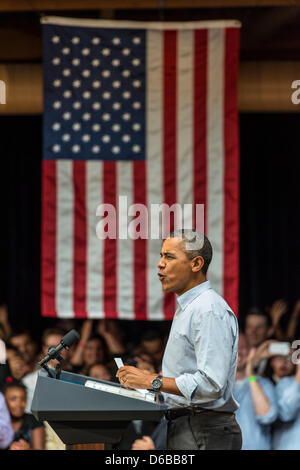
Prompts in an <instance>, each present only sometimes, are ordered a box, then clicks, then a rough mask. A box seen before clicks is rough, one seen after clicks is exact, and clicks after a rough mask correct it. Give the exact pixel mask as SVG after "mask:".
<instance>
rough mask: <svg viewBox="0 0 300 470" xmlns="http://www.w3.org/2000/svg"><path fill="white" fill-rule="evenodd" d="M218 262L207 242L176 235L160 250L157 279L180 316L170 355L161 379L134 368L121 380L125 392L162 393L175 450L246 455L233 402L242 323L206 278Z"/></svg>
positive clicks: (193, 234) (188, 233) (121, 373)
mask: <svg viewBox="0 0 300 470" xmlns="http://www.w3.org/2000/svg"><path fill="white" fill-rule="evenodd" d="M211 259H212V247H211V244H210V242H209V240H208V239H207V237H206V236H205V235H203V234H201V233H200V232H198V231H193V230H178V231H175V232H173V233H172V234H170V235H169V237H168V238H166V239H165V241H164V243H163V245H162V251H161V257H160V260H159V263H158V265H157V266H158V269H159V272H158V277H159V280H160V282H161V285H162V289H163V291H164V292H175V293H176V295H177V305H178V307H177V310H176V312H175V314H174V318H173V322H172V327H171V331H170V335H169V339H168V343H167V346H166V349H165V353H164V357H163V364H162V374H163V375H162V376H157V374H149V372H147V371H143V370H140V369H137V368H135V367H131V366H125V367H121V368H120V369H119V370H118V372H117V377H118V378H119V380H120V383H121V384H122V385H123V386H124V387H126V388H145V389H152V390H155V391H157V392H158V391H159V392H162V393H163V395H164V398H165V401H166V403H167V404H168V405H170V409H169V410H168V411H167V412H166V417H167V419H168V436H167V446H168V449H169V450H191V449H199V450H206V449H207V450H214V449H220V450H221V449H236V450H238V449H240V448H241V445H242V438H241V431H240V428H239V425H238V424H237V422H236V420H235V415H234V411H235V410H236V409H237V408H238V403H237V402H236V401H235V400H234V398H233V395H232V390H233V385H234V380H235V370H236V363H237V345H238V322H237V319H236V316H235V315H234V313H233V312H232V310H231V308H230V307H229V306H228V305H227V303H226V302H225V301H224V299H223V298H222V297H221V296H220V295H218V294H217V293H216V292H215V291H214V290H213V289H212V287H211V285H210V282H209V281H208V280H207V278H206V273H207V269H208V266H209V264H210V262H211Z"/></svg>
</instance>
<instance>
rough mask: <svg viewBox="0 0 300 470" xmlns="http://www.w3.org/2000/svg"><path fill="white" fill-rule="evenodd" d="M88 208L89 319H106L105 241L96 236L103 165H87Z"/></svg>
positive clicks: (99, 162) (92, 162)
mask: <svg viewBox="0 0 300 470" xmlns="http://www.w3.org/2000/svg"><path fill="white" fill-rule="evenodd" d="M86 165H87V167H86V206H87V315H88V317H89V318H104V309H103V240H99V238H98V237H97V234H96V226H97V223H98V222H99V218H98V217H97V216H96V210H97V207H98V206H99V204H101V203H102V202H103V201H102V198H103V196H102V192H103V181H102V179H103V176H102V171H103V163H102V162H101V161H87V163H86Z"/></svg>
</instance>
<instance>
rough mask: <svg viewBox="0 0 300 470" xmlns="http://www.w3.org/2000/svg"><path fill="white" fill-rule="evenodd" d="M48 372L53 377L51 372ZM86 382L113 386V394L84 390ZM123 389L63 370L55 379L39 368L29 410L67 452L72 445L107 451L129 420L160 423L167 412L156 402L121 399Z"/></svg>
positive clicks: (125, 397) (117, 440) (111, 383)
mask: <svg viewBox="0 0 300 470" xmlns="http://www.w3.org/2000/svg"><path fill="white" fill-rule="evenodd" d="M50 371H51V372H52V374H53V375H54V370H53V369H50ZM90 380H92V381H93V382H98V383H100V384H101V383H102V384H106V385H107V384H109V385H110V386H112V387H117V388H116V393H110V392H107V391H102V390H98V389H94V388H88V387H87V386H85V384H86V382H87V381H90ZM120 389H122V390H120ZM123 390H124V389H123V387H121V385H120V384H117V383H114V382H108V381H103V380H99V379H94V378H93V379H91V377H86V376H84V375H79V374H73V373H70V372H66V371H62V373H61V376H60V379H59V380H58V379H55V378H51V377H49V376H48V374H47V372H46V371H45V370H43V369H42V370H40V372H39V375H38V380H37V384H36V388H35V391H34V396H33V400H32V405H31V411H32V413H33V415H34V417H35V418H36V419H37V420H39V421H47V422H48V423H49V425H50V426H51V427H52V429H53V430H54V431H55V432H56V434H57V435H58V436H59V437H60V439H61V440H62V442H63V443H64V444H66V446H67V449H68V448H70V446H71V445H74V444H96V443H97V444H98V443H104V444H105V448H110V446H111V445H112V444H116V443H118V442H119V440H120V439H121V436H122V434H123V433H124V431H125V429H126V427H127V426H128V424H129V423H130V421H132V420H148V421H160V419H161V418H162V417H163V415H164V413H165V411H166V410H167V409H168V407H167V406H166V405H162V404H158V403H156V402H150V401H146V400H144V399H137V398H132V397H129V396H124V395H122V391H123ZM125 392H127V390H125V391H124V393H125ZM127 393H128V392H127Z"/></svg>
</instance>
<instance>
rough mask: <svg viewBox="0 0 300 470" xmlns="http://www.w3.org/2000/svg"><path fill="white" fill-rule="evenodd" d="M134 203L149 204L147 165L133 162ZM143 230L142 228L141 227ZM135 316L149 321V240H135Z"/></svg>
mask: <svg viewBox="0 0 300 470" xmlns="http://www.w3.org/2000/svg"><path fill="white" fill-rule="evenodd" d="M133 183H134V189H133V203H134V204H143V205H144V206H146V203H147V196H146V194H147V188H146V164H145V162H144V161H135V162H133ZM140 229H141V227H140ZM133 245H134V250H133V251H134V315H135V319H136V320H147V262H148V260H147V239H143V238H138V239H137V240H134V242H133Z"/></svg>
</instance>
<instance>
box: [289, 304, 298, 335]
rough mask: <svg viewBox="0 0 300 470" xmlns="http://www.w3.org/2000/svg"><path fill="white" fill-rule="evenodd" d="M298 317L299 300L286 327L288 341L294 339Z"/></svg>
mask: <svg viewBox="0 0 300 470" xmlns="http://www.w3.org/2000/svg"><path fill="white" fill-rule="evenodd" d="M299 317H300V299H298V300H297V302H296V303H295V305H294V308H293V311H292V314H291V317H290V321H289V324H288V327H287V337H288V339H289V340H290V341H292V340H294V339H295V334H296V328H297V325H298V321H299Z"/></svg>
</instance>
